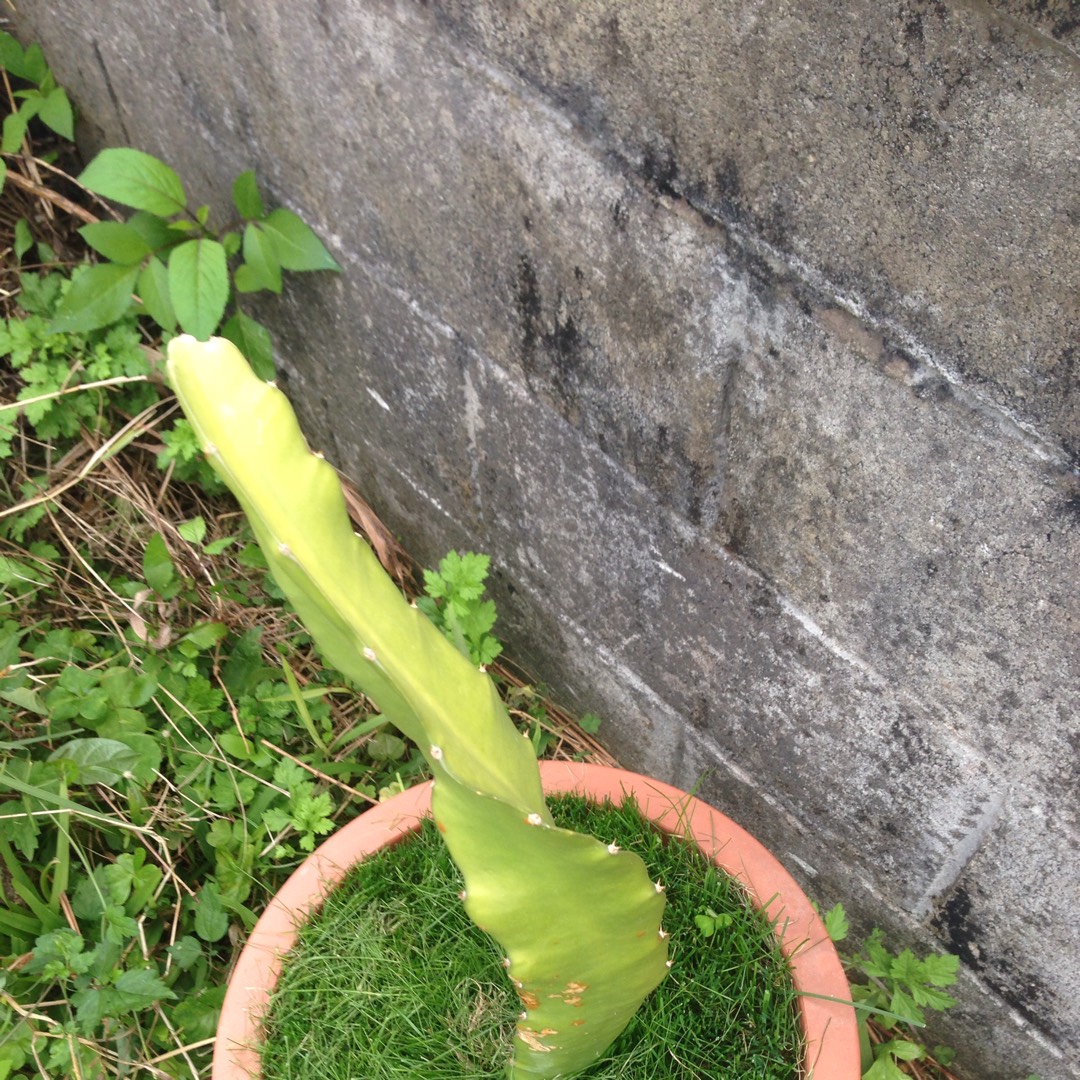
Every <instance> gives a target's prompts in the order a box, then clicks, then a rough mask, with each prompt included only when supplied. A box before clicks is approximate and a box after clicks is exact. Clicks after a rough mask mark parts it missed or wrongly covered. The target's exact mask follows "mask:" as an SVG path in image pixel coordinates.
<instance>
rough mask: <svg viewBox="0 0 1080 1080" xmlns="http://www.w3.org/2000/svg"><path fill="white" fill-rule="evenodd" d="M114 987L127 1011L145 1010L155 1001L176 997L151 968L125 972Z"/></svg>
mask: <svg viewBox="0 0 1080 1080" xmlns="http://www.w3.org/2000/svg"><path fill="white" fill-rule="evenodd" d="M113 986H114V988H115V989H116V991H117V993H118V994H120V995H121V1006H122V1008H123V1009H124V1010H125V1011H134V1010H138V1009H144V1008H146V1006H147V1005H153V1003H154V1002H155V1001H163V1000H165V999H166V998H174V997H176V995H175V994H174V993H173V992H172V991H171V990H170V989H169V988H168V987H167V986H166V985H165V983H164V982H163V981H162V979H161V977H160V976H159V975H157V973H156V972H153V971H151V970H150V969H149V968H139V969H137V970H135V971H125V972H124V973H123V975H121V976H120V978H118V979H117V980H116V982H115V983H114V984H113Z"/></svg>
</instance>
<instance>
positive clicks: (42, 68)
mask: <svg viewBox="0 0 1080 1080" xmlns="http://www.w3.org/2000/svg"><path fill="white" fill-rule="evenodd" d="M15 74H17V75H18V76H19V78H20V79H26V80H27V81H28V82H32V83H37V84H38V86H40V85H41V84H42V83H43V82H44V81H45V80H46V78H48V77H49V65H48V64H47V63H45V54H44V53H43V52H42V51H41V46H40V45H39V44H38V43H37V42H36V41H35V42H33V43H32V44H31V45H28V46H27V47H26V52H24V53H23V57H22V62H21V64H20V65H19V71H18V72H16V73H15Z"/></svg>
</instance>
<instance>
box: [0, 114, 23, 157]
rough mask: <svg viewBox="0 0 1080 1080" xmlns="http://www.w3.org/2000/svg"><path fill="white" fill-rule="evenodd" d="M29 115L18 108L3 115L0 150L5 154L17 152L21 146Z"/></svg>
mask: <svg viewBox="0 0 1080 1080" xmlns="http://www.w3.org/2000/svg"><path fill="white" fill-rule="evenodd" d="M30 119H31V117H30V116H29V115H27V114H26V113H24V112H23V110H22V109H20V110H19V111H18V112H13V113H8V115H7V116H5V117H4V126H3V129H2V130H3V136H2V137H0V151H3V152H4V153H5V154H17V153H18V152H19V148H20V147H21V146H22V141H23V136H24V135H25V134H26V125H27V124H29V123H30Z"/></svg>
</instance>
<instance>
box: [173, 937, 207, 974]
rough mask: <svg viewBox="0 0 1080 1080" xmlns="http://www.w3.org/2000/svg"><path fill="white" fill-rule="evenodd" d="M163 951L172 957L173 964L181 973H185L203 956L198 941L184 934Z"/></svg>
mask: <svg viewBox="0 0 1080 1080" xmlns="http://www.w3.org/2000/svg"><path fill="white" fill-rule="evenodd" d="M165 951H166V952H167V953H168V954H169V956H171V957H172V961H173V964H174V965H175V966H176V967H178V968H179V969H180V970H181V971H186V970H187V969H188V968H189V967H192V966H193V965H194V964H195V963H196V962H197V961H198V959H199V957H200V956H202V954H203V949H202V946H201V945H200V944H199V939H198V938H194V937H192V936H191V935H190V934H185V935H184V936H183V937H182V938H180V939H179V941H177V942H176V943H175V944H174V945H170V946H169V947H168V948H167V949H166V950H165Z"/></svg>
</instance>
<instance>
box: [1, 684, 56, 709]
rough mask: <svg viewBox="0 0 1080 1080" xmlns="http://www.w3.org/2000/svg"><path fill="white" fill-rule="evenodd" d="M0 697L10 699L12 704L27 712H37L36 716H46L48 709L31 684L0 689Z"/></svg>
mask: <svg viewBox="0 0 1080 1080" xmlns="http://www.w3.org/2000/svg"><path fill="white" fill-rule="evenodd" d="M0 698H2V699H3V700H4V701H10V702H11V704H12V705H14V706H16V707H17V708H19V709H25V710H26V711H27V712H32V713H37V715H38V716H47V715H48V713H49V710H48V709H47V708H46V707H45V704H44V702H43V701H42V700H41V698H40V697H39V696H38V692H37V691H36V690H35V689H34V688H33V687H31V686H17V687H15V688H14V689H13V690H0Z"/></svg>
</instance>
